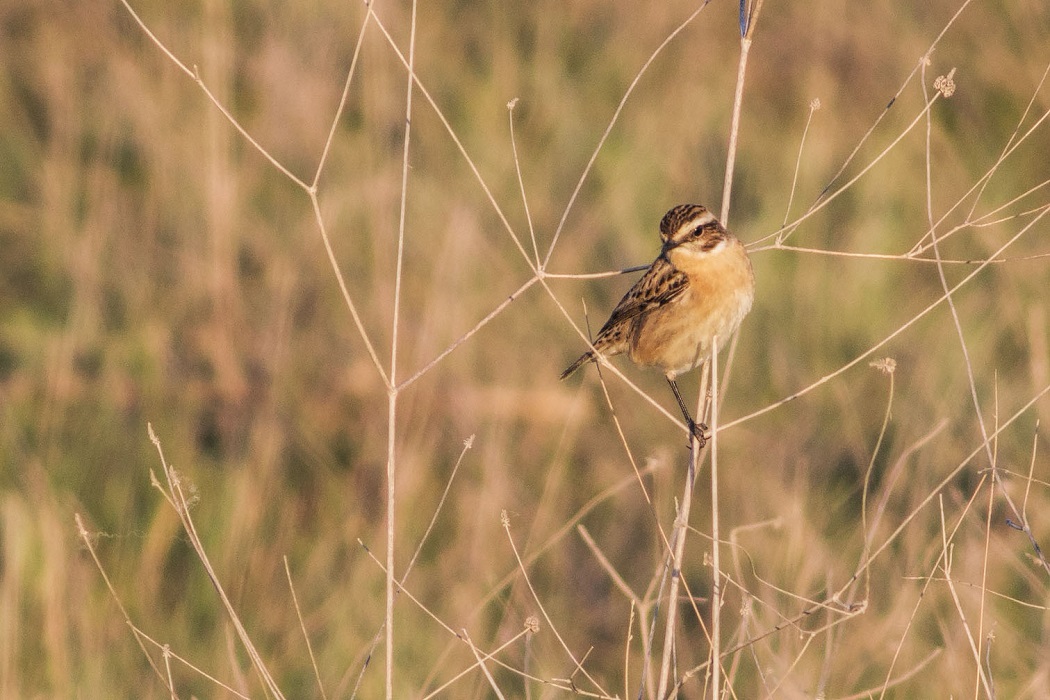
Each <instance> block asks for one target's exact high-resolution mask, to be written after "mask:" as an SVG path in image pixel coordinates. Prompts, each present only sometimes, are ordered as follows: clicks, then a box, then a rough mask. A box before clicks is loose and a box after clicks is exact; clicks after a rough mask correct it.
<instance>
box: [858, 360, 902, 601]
mask: <svg viewBox="0 0 1050 700" xmlns="http://www.w3.org/2000/svg"><path fill="white" fill-rule="evenodd" d="M887 374H888V375H889V377H890V391H889V396H888V397H887V398H886V412H885V413H884V414H883V416H882V427H881V428H879V437H878V439H877V440H876V441H875V449H873V450H872V451H871V459H870V460H868V469H867V471H865V472H864V486H863V487H862V489H861V497H860V522H861V526H860V531H861V536H862V537H863V538H864V549H863V551H862V553H861V561H860V564H859V565H858V566H857V570H858V571H863V572H864V596H863V598H862V600H863V602H864V603H865V604H866V603H867V601H868V600H869V599H870V598H869V593H870V590H871V572H870V571H869V569H868V566H867V561H868V557H869V556H870V554H871V541H872V539H873V538H874V537H875V532H874V530H869V529H868V490H869V487H870V486H871V473H872V472H873V471H874V470H875V458H876V457H878V455H879V450H880V449H881V447H882V440H883V438H885V437H886V428H887V427H888V426H889V424H890V413H891V412H892V410H893V388H894V381H893V379H894V377H895V376H896V374H895V373H894V372H893V370H892V369H891V370H889V371H888V372H887Z"/></svg>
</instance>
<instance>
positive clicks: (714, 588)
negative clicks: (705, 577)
mask: <svg viewBox="0 0 1050 700" xmlns="http://www.w3.org/2000/svg"><path fill="white" fill-rule="evenodd" d="M761 5H762V0H758V3H757V5H756V6H755V13H754V15H753V16H752V20H751V29H754V26H755V24H754V20H755V17H757V15H758V9H759V7H761ZM749 31H750V30H749ZM711 347H712V348H715V349H714V350H712V352H711V396H713V397H716V398H714V399H713V400H712V401H710V407H711V425H713V426H715V430H717V428H718V404H719V401H718V399H717V397H718V351H717V348H718V338H717V337H715V338H712V340H711ZM698 410H699V409H698ZM718 503H719V500H718V435H717V433H714V434H713V435H712V436H711V660H712V661H713V663H712V664H711V700H718V698H719V697H721V692H722V556H721V547H720V546H719V545H720V543H721V528H720V525H719V519H718Z"/></svg>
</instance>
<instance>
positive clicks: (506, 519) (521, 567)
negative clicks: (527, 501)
mask: <svg viewBox="0 0 1050 700" xmlns="http://www.w3.org/2000/svg"><path fill="white" fill-rule="evenodd" d="M500 520H501V522H502V524H503V530H504V531H505V532H506V533H507V541H508V542H509V543H510V548H511V551H512V552H514V559H515V560H516V561H517V562H518V568H519V570H520V571H521V575H522V578H523V579H524V580H525V585H526V586H528V588H529V592H530V593H532V599H533V600H535V601H536V606H537V607H538V608H539V609H540V612H541V613H542V614H543V619H545V620H546V621H547V625H548V626H549V627H550V628H551V631H552V632H554V636H555V637H557V638H558V642H559V643H560V644H561V647H562V649H564V650H565V653H566V654H567V655H568V656H569V658H570V659H572V662H573V664H574V665H575V667H576V668H577V669H579V670H580V671H582V672H583V675H584V677H586V678H587V680H589V681H590V682H591V683H592V684H593V685H594V687H595V688H597V690H598V692H600V693H601V694H603V695H608V693H607V692H606V691H605V689H604V688H602V686H601V684H600V683H599V682H598V681H597V679H595V678H594V677H593V676H592V675H591V674H590V672H589V671H587V669H586V668H584V667H583V665H582V662H581V661H580V660H578V659H577V658H576V655H575V654H573V653H572V649H570V648H569V645H568V643H567V642H566V641H565V638H564V637H562V636H561V633H560V632H559V631H558V628H557V627H555V625H554V621H553V620H551V618H550V615H548V614H547V609H546V608H544V607H543V602H542V601H541V600H540V597H539V595H537V594H536V589H535V588H533V587H532V581H531V580H530V579H529V574H528V572H527V571H526V570H525V564H524V563H523V562H522V560H521V554H519V553H518V547H517V545H515V544H514V538H513V537H512V536H511V534H510V517H509V516H508V515H507V512H506V511H503V514H502V517H501V518H500Z"/></svg>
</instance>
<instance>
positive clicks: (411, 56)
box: [369, 0, 417, 700]
mask: <svg viewBox="0 0 1050 700" xmlns="http://www.w3.org/2000/svg"><path fill="white" fill-rule="evenodd" d="M416 6H417V3H416V0H412V13H411V18H410V19H409V38H408V81H407V85H406V87H405V145H404V148H403V150H402V160H401V211H400V213H399V218H398V227H397V263H396V268H395V273H394V309H393V319H392V323H391V325H392V329H391V339H390V385H391V386H392V387H394V386H396V384H397V350H398V345H399V337H398V330H399V327H400V323H399V322H400V319H401V280H402V272H403V270H404V254H405V214H406V210H407V208H408V154H409V151H410V146H411V143H412V94H413V92H414V91H413V87H414V84H415V57H416ZM371 11H372V9H371V6H369V14H371ZM397 398H398V390H397V389H396V388H392V389H391V390H390V391H389V392H388V394H387V406H388V410H387V433H386V434H387V446H386V617H385V624H386V642H385V646H386V649H385V651H386V656H385V658H384V661H385V669H386V698H387V700H392V698H393V697H394V577H395V575H396V574H395V571H394V539H395V538H394V535H395V522H394V515H395V509H396V504H397V500H396V493H395V491H396V489H395V486H396V481H397V479H396V476H397V469H396V466H397V463H396V459H395V449H394V448H395V445H396V442H397Z"/></svg>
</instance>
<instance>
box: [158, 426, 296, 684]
mask: <svg viewBox="0 0 1050 700" xmlns="http://www.w3.org/2000/svg"><path fill="white" fill-rule="evenodd" d="M147 428H148V430H149V437H150V440H151V441H152V442H153V445H154V447H156V449H157V455H158V456H159V457H160V463H161V467H162V469H163V471H164V477H165V480H166V481H167V484H168V488H167V490H166V491H165V490H164V487H163V486H162V485H161V483H160V481H158V480H157V478H156V476H155V475H154V474H153V472H152V471H150V477H151V480H152V482H153V485H154V486H155V487H156V488H157V490H159V491H160V492H161V493H162V494H163V495H164V498H165V500H167V501H168V503H169V504H171V506H172V507H173V508H174V509H175V513H176V514H177V515H178V516H179V520H180V521H181V522H182V527H183V529H184V530H185V531H186V536H187V537H188V538H189V541H190V544H192V545H193V549H194V551H195V552H196V553H197V558H198V559H200V561H201V564H202V565H203V566H204V571H205V573H207V575H208V579H209V580H210V581H211V584H212V586H213V587H214V588H215V592H216V593H218V595H219V599H220V600H221V601H222V604H223V607H224V608H225V609H226V614H227V615H228V616H229V618H230V622H231V623H232V624H233V627H234V629H235V630H236V632H237V637H238V638H239V639H240V641H241V644H242V645H243V646H244V649H245V651H246V652H247V653H248V656H249V658H251V660H252V667H253V668H254V669H255V672H256V673H257V674H258V675H259V678H260V680H261V681H262V684H263V687H264V688H266V689H267V690H268V691H269V692H270V693H272V694H273V695H274V696H275V697H277V698H280V699H281V700H283V699H284V695H283V694H282V693H281V691H280V689H279V688H278V687H277V683H276V682H275V681H274V679H273V676H271V675H270V671H269V669H267V668H266V664H264V663H263V660H262V656H261V655H260V654H259V652H258V651H257V650H256V648H255V645H254V644H253V643H252V641H251V639H250V638H249V636H248V632H247V630H245V629H244V625H243V624H241V620H240V617H239V616H238V615H237V612H236V611H235V610H234V608H233V604H232V603H231V602H230V599H229V597H227V595H226V591H225V589H223V587H222V584H221V583H220V582H219V577H218V575H217V574H216V573H215V569H214V568H213V567H212V565H211V560H210V559H208V555H207V553H206V552H205V551H204V545H203V544H201V541H200V537H199V536H198V534H197V527H196V525H195V524H194V522H193V519H192V518H190V507H189V502H188V501H187V499H186V496H185V494H184V493H183V491H182V482H181V481H180V480H179V477H178V475H177V474H176V473H175V471H174V470H173V469H172V468H171V467H170V466H169V465H168V462H167V460H166V459H165V458H164V451H163V450H162V449H161V445H160V440H159V439H158V438H157V436H156V434H155V433H154V432H153V426H152V425H150V424H147Z"/></svg>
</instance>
